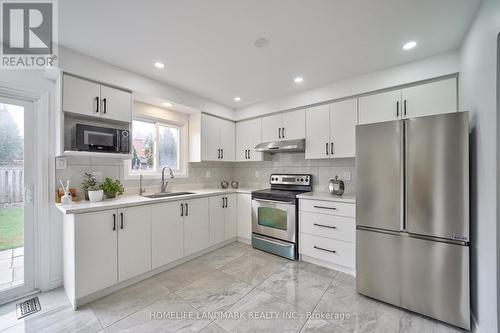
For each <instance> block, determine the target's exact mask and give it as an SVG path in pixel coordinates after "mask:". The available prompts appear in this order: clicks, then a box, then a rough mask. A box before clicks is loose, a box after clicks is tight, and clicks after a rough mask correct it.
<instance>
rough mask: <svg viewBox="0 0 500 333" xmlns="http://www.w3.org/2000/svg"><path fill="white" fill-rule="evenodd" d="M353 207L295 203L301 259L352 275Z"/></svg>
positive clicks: (310, 201) (348, 204)
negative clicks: (297, 208) (297, 206)
mask: <svg viewBox="0 0 500 333" xmlns="http://www.w3.org/2000/svg"><path fill="white" fill-rule="evenodd" d="M355 212H356V205H355V204H354V203H346V202H335V201H320V200H308V199H300V200H299V254H300V255H301V259H302V260H305V261H310V262H313V263H315V264H319V265H323V266H326V267H329V268H333V269H337V270H341V271H344V272H347V273H351V274H354V273H355V266H356V263H355V251H356V245H355V243H356V220H355Z"/></svg>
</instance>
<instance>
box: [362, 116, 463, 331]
mask: <svg viewBox="0 0 500 333" xmlns="http://www.w3.org/2000/svg"><path fill="white" fill-rule="evenodd" d="M468 121H469V115H468V113H467V112H456V113H449V114H443V115H436V116H428V117H420V118H414V119H404V120H398V121H390V122H384V123H376V124H366V125H358V126H357V127H356V168H357V194H356V226H357V227H356V228H357V230H356V275H357V276H356V284H357V290H358V292H359V293H361V294H364V295H366V296H370V297H373V298H376V299H380V300H382V301H385V302H387V303H391V304H394V305H397V306H400V307H403V308H406V309H409V310H411V311H414V312H417V313H421V314H423V315H427V316H430V317H433V318H435V319H439V320H441V321H444V322H447V323H450V324H452V325H456V326H460V327H463V328H465V329H470V294H469V148H468V147H469V125H468Z"/></svg>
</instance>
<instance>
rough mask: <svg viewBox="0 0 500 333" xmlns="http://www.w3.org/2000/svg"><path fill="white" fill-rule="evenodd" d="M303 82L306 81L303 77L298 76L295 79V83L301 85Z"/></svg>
mask: <svg viewBox="0 0 500 333" xmlns="http://www.w3.org/2000/svg"><path fill="white" fill-rule="evenodd" d="M302 81H304V79H303V78H302V77H301V76H297V77H296V78H295V79H293V82H295V83H301V82H302Z"/></svg>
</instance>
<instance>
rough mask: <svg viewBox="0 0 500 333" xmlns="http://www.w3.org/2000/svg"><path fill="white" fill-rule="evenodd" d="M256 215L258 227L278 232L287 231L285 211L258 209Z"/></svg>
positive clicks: (269, 208) (266, 208)
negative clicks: (273, 229) (277, 230)
mask: <svg viewBox="0 0 500 333" xmlns="http://www.w3.org/2000/svg"><path fill="white" fill-rule="evenodd" d="M258 214H259V215H258V216H259V218H258V223H259V225H262V226H264V227H269V228H275V229H280V230H286V229H287V228H286V227H287V223H286V222H287V218H286V211H284V210H281V209H277V208H271V207H259V210H258Z"/></svg>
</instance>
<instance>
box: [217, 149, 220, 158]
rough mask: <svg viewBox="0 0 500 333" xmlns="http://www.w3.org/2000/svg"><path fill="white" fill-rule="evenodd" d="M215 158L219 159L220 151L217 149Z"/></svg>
mask: <svg viewBox="0 0 500 333" xmlns="http://www.w3.org/2000/svg"><path fill="white" fill-rule="evenodd" d="M217 158H218V159H220V149H217Z"/></svg>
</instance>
